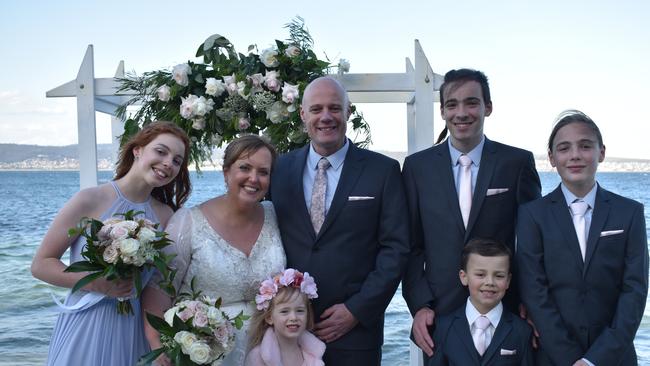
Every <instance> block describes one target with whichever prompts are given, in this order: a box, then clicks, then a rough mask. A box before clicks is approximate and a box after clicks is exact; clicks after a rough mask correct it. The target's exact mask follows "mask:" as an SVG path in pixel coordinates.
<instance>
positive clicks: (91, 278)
mask: <svg viewBox="0 0 650 366" xmlns="http://www.w3.org/2000/svg"><path fill="white" fill-rule="evenodd" d="M102 275H103V272H95V273H91V274H89V275H88V276H86V277H84V278H82V279H80V280H79V281H77V283H76V284H75V285H74V287H73V288H72V290H70V291H71V292H76V291H77V290H79V289H80V288H82V287H84V286H86V285H87V284H89V283H91V282H92V281H94V280H96V279H98V278H100V277H102Z"/></svg>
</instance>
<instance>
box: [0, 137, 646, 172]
mask: <svg viewBox="0 0 650 366" xmlns="http://www.w3.org/2000/svg"><path fill="white" fill-rule="evenodd" d="M378 152H379V153H382V154H384V155H387V156H390V157H392V158H394V159H396V160H398V161H399V162H400V163H402V162H403V161H404V158H405V157H406V153H405V152H394V151H378ZM112 153H113V149H112V146H111V145H110V144H98V145H97V160H98V162H97V167H98V168H99V169H112ZM220 160H221V151H215V154H214V156H213V161H214V162H215V163H217V164H218V163H220ZM535 163H536V166H537V169H538V170H539V171H550V170H552V167H551V166H550V164H549V162H548V158H547V157H546V155H535ZM14 169H32V170H34V169H37V170H50V169H67V170H77V169H79V161H78V151H77V145H67V146H40V145H20V144H0V170H14ZM598 170H599V171H602V172H612V171H620V172H650V160H647V159H626V158H617V157H607V158H606V159H605V161H604V162H603V163H602V164H601V165H600V167H599V168H598Z"/></svg>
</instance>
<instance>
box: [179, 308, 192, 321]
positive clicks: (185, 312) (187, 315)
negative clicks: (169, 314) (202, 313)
mask: <svg viewBox="0 0 650 366" xmlns="http://www.w3.org/2000/svg"><path fill="white" fill-rule="evenodd" d="M193 316H194V312H193V311H192V310H191V309H189V308H185V309H183V311H181V312H180V313H178V317H179V318H181V320H182V321H186V320H187V319H189V318H191V317H193Z"/></svg>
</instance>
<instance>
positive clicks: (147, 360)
mask: <svg viewBox="0 0 650 366" xmlns="http://www.w3.org/2000/svg"><path fill="white" fill-rule="evenodd" d="M164 352H165V349H164V348H158V349H155V350H153V351H151V352H149V353H147V354H146V355H144V356H142V357H140V359H139V360H138V363H136V366H149V365H151V364H152V363H153V362H154V361H155V360H156V359H157V358H158V357H159V356H160V355H161V354H163V353H164Z"/></svg>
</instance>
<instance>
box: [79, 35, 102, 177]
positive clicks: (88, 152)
mask: <svg viewBox="0 0 650 366" xmlns="http://www.w3.org/2000/svg"><path fill="white" fill-rule="evenodd" d="M76 86H77V89H76V92H77V133H78V141H79V145H78V148H79V186H80V187H81V189H83V188H87V187H93V186H96V185H97V131H96V125H95V67H94V60H93V46H92V45H89V46H88V49H87V50H86V55H85V56H84V60H83V62H82V63H81V67H80V68H79V73H78V74H77V85H76Z"/></svg>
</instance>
